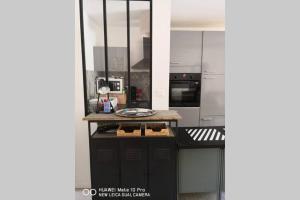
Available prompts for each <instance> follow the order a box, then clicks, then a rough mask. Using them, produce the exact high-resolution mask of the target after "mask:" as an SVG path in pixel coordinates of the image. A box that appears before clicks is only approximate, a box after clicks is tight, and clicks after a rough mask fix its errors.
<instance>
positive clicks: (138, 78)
mask: <svg viewBox="0 0 300 200" xmlns="http://www.w3.org/2000/svg"><path fill="white" fill-rule="evenodd" d="M130 65H131V66H130V73H131V74H130V86H131V105H130V106H131V107H144V108H150V107H151V105H150V87H151V85H150V84H151V81H150V75H151V74H150V73H151V39H150V1H130Z"/></svg>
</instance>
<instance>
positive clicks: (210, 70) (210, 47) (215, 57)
mask: <svg viewBox="0 0 300 200" xmlns="http://www.w3.org/2000/svg"><path fill="white" fill-rule="evenodd" d="M224 72H225V32H224V31H205V32H203V57H202V73H205V74H224Z"/></svg>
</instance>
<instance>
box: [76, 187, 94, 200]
mask: <svg viewBox="0 0 300 200" xmlns="http://www.w3.org/2000/svg"><path fill="white" fill-rule="evenodd" d="M75 200H92V198H91V197H85V196H84V195H83V194H82V190H81V189H76V190H75Z"/></svg>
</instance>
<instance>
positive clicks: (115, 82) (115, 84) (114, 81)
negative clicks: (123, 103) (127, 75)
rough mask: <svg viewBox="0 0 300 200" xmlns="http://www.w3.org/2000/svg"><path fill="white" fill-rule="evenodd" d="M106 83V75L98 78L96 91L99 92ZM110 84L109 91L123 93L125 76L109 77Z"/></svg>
mask: <svg viewBox="0 0 300 200" xmlns="http://www.w3.org/2000/svg"><path fill="white" fill-rule="evenodd" d="M104 83H105V77H98V78H96V93H98V91H99V89H100V87H101V86H103V84H104ZM108 86H109V88H110V92H109V93H114V94H121V93H123V88H124V78H115V77H109V78H108Z"/></svg>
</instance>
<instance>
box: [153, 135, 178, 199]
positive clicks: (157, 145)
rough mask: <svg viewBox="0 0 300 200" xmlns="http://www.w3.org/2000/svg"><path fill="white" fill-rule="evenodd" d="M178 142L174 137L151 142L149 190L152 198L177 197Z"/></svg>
mask: <svg viewBox="0 0 300 200" xmlns="http://www.w3.org/2000/svg"><path fill="white" fill-rule="evenodd" d="M176 182H177V181H176V143H175V140H173V139H171V140H170V139H162V140H159V141H158V140H155V141H154V140H153V141H151V142H150V144H149V190H150V194H151V199H164V200H174V199H176V195H177V194H176V187H177V184H176Z"/></svg>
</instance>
